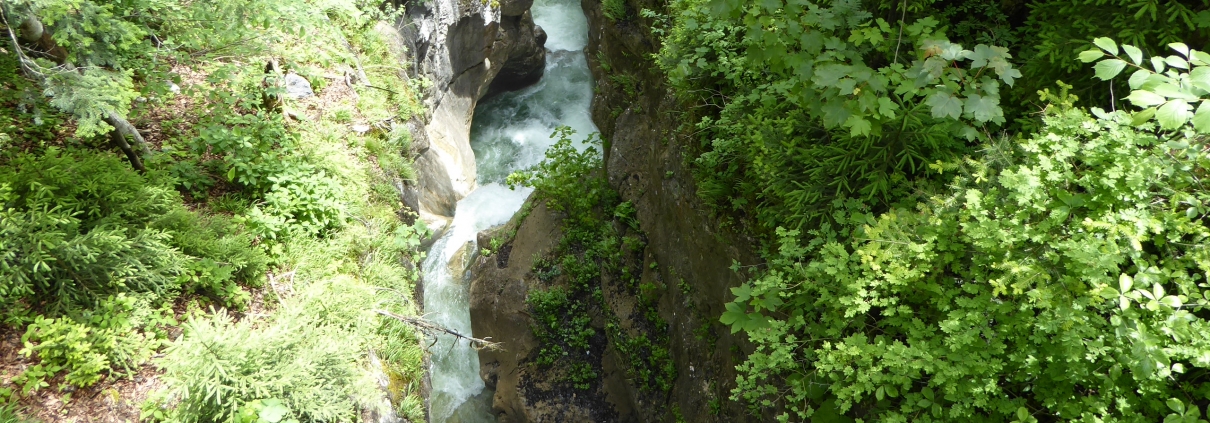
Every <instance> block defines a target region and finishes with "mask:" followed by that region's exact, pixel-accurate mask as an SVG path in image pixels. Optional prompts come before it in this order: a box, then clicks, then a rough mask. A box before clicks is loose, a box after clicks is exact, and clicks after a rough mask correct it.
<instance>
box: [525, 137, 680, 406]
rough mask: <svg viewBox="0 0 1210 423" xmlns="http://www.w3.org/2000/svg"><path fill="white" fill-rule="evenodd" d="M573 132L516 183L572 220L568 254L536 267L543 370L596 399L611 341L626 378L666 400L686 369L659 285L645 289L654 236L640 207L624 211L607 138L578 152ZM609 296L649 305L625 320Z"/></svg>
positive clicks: (561, 249) (534, 311) (532, 301)
mask: <svg viewBox="0 0 1210 423" xmlns="http://www.w3.org/2000/svg"><path fill="white" fill-rule="evenodd" d="M573 132H574V131H573V130H572V129H571V128H567V127H560V128H558V129H557V130H556V131H555V133H554V134H552V137H554V138H558V141H557V142H556V143H555V144H554V145H553V146H551V147H550V149H549V150H547V152H546V158H545V160H543V161H542V162H541V163H539V164H538V165H536V166H533V167H532V168H529V169H525V170H521V171H518V172H514V173H513V174H511V175H509V176H508V184H509V185H510V186H511V187H514V188H515V187H517V186H520V185H524V186H530V187H533V188H534V199H533V200H532V201H539V202H542V204H545V206H546V207H547V208H548V209H550V210H553V211H556V212H558V213H559V214H560V215H561V216H562V222H561V224H560V225H561V228H560V230H561V232H562V234H563V236H562V237H561V238H560V239H559V243H558V245H557V246H556V247H555V248H554V250H553V251H552V252H551V253H550V254H549V255H547V256H544V257H538V258H536V259H535V260H534V262H533V272H534V274H536V275H537V277H538V281H539V282H540V283H541V284H542V288H540V289H535V290H531V291H530V292H529V295H528V298H527V299H526V301H527V303H528V305H529V309H530V313H531V316H533V318H534V326H533V328H532V329H533V331H534V335H535V336H536V337H537V339H538V341H539V343H540V344H541V347H540V348H539V351H538V354H537V357H535V358H534V359H533V361H534V363H535V364H536V365H538V366H539V368H541V369H546V368H554V369H557V370H556V371H559V372H562V373H563V374H564V375H565V376H563V380H565V381H566V382H570V383H571V386H572V387H574V388H576V389H583V390H588V389H590V388H591V387H592V386H594V385H593V384H594V383H595V382H596V381H598V380H600V378H599V375H601V374H602V373H601V367H600V366H601V363H600V361H599V360H600V357H602V356H603V355H604V350H605V349H606V345H605V342H601V341H607V342H608V344H609V347H612V348H613V349H614V350H616V351H617V352H618V354H619V356H620V357H625V358H626V359H627V360H626V362H625V363H622V364H623V369H624V370H625V371H626V374H627V376H628V378H629V379H630V380H632V381H634V383H635V385H636V386H637V387H639V388H640V389H641V390H642V394H644V395H651V396H657V397H658V396H663V395H666V394H667V392H669V391H670V390H671V389H672V384H673V381H674V380H675V379H676V367H675V364H674V363H673V362H672V356H671V351H670V350H669V347H668V344H669V339H668V323H667V322H665V321H664V320H663V319H662V318H660V316H659V314H658V313H657V312H656V305H657V302H658V300H659V298H658V295H655V294H654V291H656V286H655V283H656V282H655V281H651V280H646V281H644V280H643V273H644V269H643V265H644V257H643V251H644V248H645V247H646V245H647V241H646V235H645V234H644V233H643V232H642V231H641V230H640V228H639V226H638V221H637V220H636V219H635V216H634V214H635V208H634V205H633V204H631V203H629V202H622V201H621V200H620V198H619V197H618V194H617V192H616V191H614V190H613V188H611V187H610V186H609V184H608V181H606V179H605V175H604V174H603V173H602V170H603V162H602V157H601V153H600V151H599V150H598V148H599V147H600V145H601V142H600V139H598V138H597V137H596V134H593V135H591V136H589V138H588V140H587V141H586V142H585V144H584V145H577V144H573V142H572V141H571V136H572V135H573ZM530 204H533V203H530ZM656 265H657V264H656V263H655V262H650V264H649V266H656ZM606 290H609V291H612V292H625V293H627V294H629V295H632V296H633V297H634V298H638V300H639V303H638V304H637V306H636V307H634V310H631V312H630V313H628V314H622V313H621V312H619V311H617V310H613V309H612V308H611V307H610V304H611V303H610V301H608V300H607V298H606V293H605V291H606ZM594 320H598V321H599V320H604V321H605V328H604V330H600V329H598V328H595V327H593V326H592V322H593V321H594Z"/></svg>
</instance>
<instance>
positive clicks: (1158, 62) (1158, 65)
mask: <svg viewBox="0 0 1210 423" xmlns="http://www.w3.org/2000/svg"><path fill="white" fill-rule="evenodd" d="M1151 67H1152V68H1155V71H1156V73H1159V72H1163V71H1164V69H1166V68H1165V67H1164V58H1162V57H1152V58H1151Z"/></svg>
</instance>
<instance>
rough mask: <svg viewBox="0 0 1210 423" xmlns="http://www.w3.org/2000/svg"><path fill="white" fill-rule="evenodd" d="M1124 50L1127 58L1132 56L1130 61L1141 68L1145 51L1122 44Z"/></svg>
mask: <svg viewBox="0 0 1210 423" xmlns="http://www.w3.org/2000/svg"><path fill="white" fill-rule="evenodd" d="M1122 50H1124V51H1125V52H1126V55H1127V56H1130V60H1131V61H1132V62H1134V64H1136V65H1140V66H1141V65H1142V64H1143V51H1142V50H1139V48H1138V47H1135V46H1132V45H1129V44H1122ZM1085 63H1087V62H1085Z"/></svg>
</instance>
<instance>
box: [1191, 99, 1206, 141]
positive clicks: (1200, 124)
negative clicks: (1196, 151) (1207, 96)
mask: <svg viewBox="0 0 1210 423" xmlns="http://www.w3.org/2000/svg"><path fill="white" fill-rule="evenodd" d="M1193 130H1195V131H1197V132H1200V133H1203V134H1210V100H1202V102H1201V104H1200V105H1198V106H1197V112H1195V113H1193Z"/></svg>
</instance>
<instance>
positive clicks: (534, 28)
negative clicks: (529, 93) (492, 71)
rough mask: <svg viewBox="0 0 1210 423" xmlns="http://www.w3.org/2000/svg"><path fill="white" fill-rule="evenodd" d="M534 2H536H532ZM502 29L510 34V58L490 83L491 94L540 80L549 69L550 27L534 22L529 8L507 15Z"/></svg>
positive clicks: (502, 22) (508, 35)
mask: <svg viewBox="0 0 1210 423" xmlns="http://www.w3.org/2000/svg"><path fill="white" fill-rule="evenodd" d="M531 3H532V2H531ZM501 29H502V30H503V31H504V33H505V34H506V35H507V37H508V38H507V39H511V40H515V41H506V42H507V44H508V49H509V52H508V61H506V62H505V63H504V66H503V67H502V68H500V73H499V74H497V75H496V78H495V79H493V80H492V84H491V86H490V87H488V94H487V95H489V96H490V95H492V94H496V93H499V92H502V91H511V90H516V89H519V88H523V87H526V86H529V85H531V84H534V83H536V82H538V80H539V79H541V78H542V73H543V71H544V70H545V69H546V48H544V47H543V46H545V45H546V31H543V30H542V27H540V26H538V25H535V24H534V19H533V16H532V15H531V14H530V13H529V12H528V11H527V12H525V13H524V14H522V15H520V16H504V17H503V18H502V19H501Z"/></svg>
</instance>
